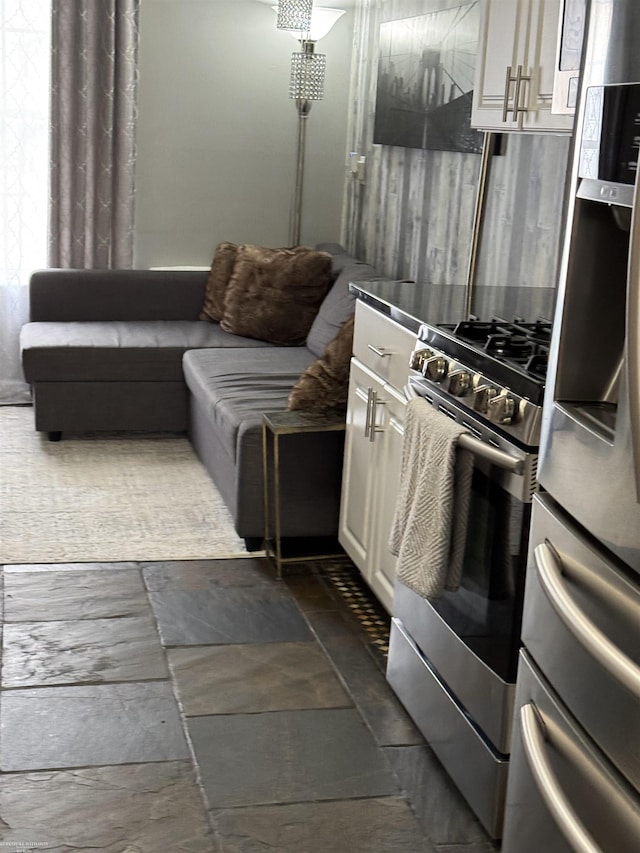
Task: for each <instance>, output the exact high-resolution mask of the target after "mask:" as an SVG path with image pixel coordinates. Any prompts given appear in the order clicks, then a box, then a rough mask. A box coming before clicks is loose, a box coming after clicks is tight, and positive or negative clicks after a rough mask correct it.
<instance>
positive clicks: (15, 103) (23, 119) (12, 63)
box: [0, 0, 51, 402]
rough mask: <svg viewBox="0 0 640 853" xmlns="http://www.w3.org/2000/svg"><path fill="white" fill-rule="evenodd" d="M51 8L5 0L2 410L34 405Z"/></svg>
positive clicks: (0, 129)
mask: <svg viewBox="0 0 640 853" xmlns="http://www.w3.org/2000/svg"><path fill="white" fill-rule="evenodd" d="M50 18H51V9H50V3H49V2H46V0H0V204H1V211H0V253H1V257H0V402H20V401H23V400H24V399H28V396H27V395H28V392H27V387H26V385H25V384H24V382H23V381H22V374H21V370H20V361H19V352H18V335H19V331H20V326H21V325H22V324H23V323H24V322H26V320H27V311H28V306H27V296H28V294H27V284H28V281H29V276H30V274H31V272H32V271H33V270H34V269H36V268H38V267H44V266H46V256H47V206H48V204H47V199H48V171H49V168H48V167H49V154H48V135H49V134H48V126H49V64H50Z"/></svg>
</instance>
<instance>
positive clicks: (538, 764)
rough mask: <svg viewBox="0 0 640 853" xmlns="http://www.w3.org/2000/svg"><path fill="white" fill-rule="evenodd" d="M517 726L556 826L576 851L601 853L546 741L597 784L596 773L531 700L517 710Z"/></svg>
mask: <svg viewBox="0 0 640 853" xmlns="http://www.w3.org/2000/svg"><path fill="white" fill-rule="evenodd" d="M520 727H521V732H522V745H523V747H524V751H525V755H526V756H527V761H528V763H529V767H530V769H531V773H532V775H533V778H534V779H535V782H536V785H537V787H538V790H539V792H540V794H541V796H542V798H543V800H544V801H545V803H546V806H547V808H548V809H549V811H550V812H551V814H552V815H553V818H554V820H555V822H556V825H557V826H558V829H559V830H560V831H561V832H562V834H563V835H564V837H565V838H566V839H567V841H568V842H569V843H570V844H571V847H572V849H573V850H575V851H576V853H602V850H601V849H600V847H598V845H597V844H596V843H595V842H594V840H593V838H592V837H591V835H590V834H589V833H588V832H587V830H586V829H585V828H584V826H583V825H582V823H581V822H580V820H579V818H578V816H577V815H576V813H575V811H574V810H573V807H572V806H571V803H570V802H569V800H568V798H567V796H566V795H565V793H564V791H563V790H562V786H561V785H560V783H559V781H558V779H557V778H556V776H555V774H554V772H553V768H552V766H551V762H550V761H549V759H548V757H547V749H546V743H547V742H549V743H550V744H551V745H552V746H553V747H555V748H556V749H557V750H558V751H559V752H562V753H563V754H564V755H565V757H566V758H568V759H569V760H570V761H571V762H572V763H578V764H579V765H581V766H579V771H580V772H581V773H583V774H584V773H585V772H586V773H588V774H589V776H590V777H591V778H592V781H594V782H595V783H596V784H597V782H598V781H599V779H598V776H599V774H597V773H596V771H595V770H594V768H593V767H592V766H591V765H590V764H587V762H586V760H585V758H584V756H577V755H576V753H577V748H576V747H575V746H574V745H573V744H572V743H571V741H570V740H569V738H568V737H567V736H566V735H563V732H562V730H561V729H559V728H558V727H557V726H556V725H554V724H553V722H552V721H551V720H549V719H547V718H546V717H543V716H542V714H541V712H540V711H539V710H538V709H537V708H536V707H535V705H533V704H531V703H530V704H528V705H523V706H522V708H521V709H520ZM576 758H577V759H578V761H577V762H576V761H575V759H576ZM580 758H581V759H582V760H580ZM603 788H604V790H603V795H605V796H606V788H605V786H603Z"/></svg>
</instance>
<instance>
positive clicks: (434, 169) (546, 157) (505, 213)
mask: <svg viewBox="0 0 640 853" xmlns="http://www.w3.org/2000/svg"><path fill="white" fill-rule="evenodd" d="M437 4H439V6H440V7H446V6H448V5H455V3H453V2H450V0H429V2H427V3H425V2H424V0H360V2H359V3H358V8H357V11H356V20H355V31H354V61H353V65H352V80H351V104H350V115H349V132H348V142H349V148H350V150H354V151H358V152H360V153H361V154H364V155H365V156H366V159H367V168H366V180H365V182H364V184H361V183H358V182H357V181H355V180H353V179H348V180H347V181H346V184H345V196H344V220H343V234H342V242H344V243H345V245H347V246H348V247H349V249H350V250H351V251H353V252H355V253H356V254H357V255H358V256H359V257H361V258H363V259H364V260H367V261H368V262H369V263H372V264H373V265H375V266H376V267H378V268H379V269H380V270H381V271H382V272H384V273H385V274H386V275H389V276H391V277H392V278H410V279H414V280H415V281H418V282H420V283H424V284H428V283H434V284H445V285H448V284H452V285H464V284H465V283H466V282H467V273H468V265H469V255H470V248H471V239H472V225H473V214H474V207H475V202H476V193H477V188H478V180H479V173H480V156H479V155H477V154H462V153H456V152H448V151H422V150H416V149H411V148H398V147H388V146H381V145H373V143H372V140H373V121H374V109H375V96H376V75H377V55H378V30H379V27H380V23H381V22H382V21H388V20H399V19H402V18H408V17H411V16H414V15H419V14H424V13H425V11H430V10H432V9H435V8H437ZM505 139H506V150H505V153H504V155H503V156H498V157H493V158H492V162H491V168H490V174H489V180H488V183H487V190H486V209H485V216H484V219H483V227H482V235H481V238H482V239H481V243H480V247H479V252H478V257H477V270H476V279H475V284H476V287H478V288H479V287H483V286H485V285H486V286H495V285H497V286H498V287H500V288H504V287H513V286H525V287H535V288H542V287H544V288H552V290H551V293H550V296H551V297H553V293H554V290H553V289H555V286H556V278H557V267H558V259H559V251H560V245H559V244H560V235H561V232H562V214H563V196H564V182H565V174H566V170H567V164H568V155H569V144H570V140H569V137H568V136H552V135H529V134H516V135H513V134H509V135H507V136H506V137H505ZM539 296H540V294H538V297H539ZM533 304H536V305H539V299H532V305H533ZM551 308H552V305H551V304H549V310H551ZM496 310H499V306H496ZM532 310H533V309H532ZM545 311H546V309H545ZM547 313H548V312H547Z"/></svg>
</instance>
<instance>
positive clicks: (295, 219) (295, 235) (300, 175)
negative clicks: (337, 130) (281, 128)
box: [291, 98, 311, 246]
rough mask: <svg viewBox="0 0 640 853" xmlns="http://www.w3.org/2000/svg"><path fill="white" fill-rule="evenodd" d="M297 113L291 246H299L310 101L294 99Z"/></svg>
mask: <svg viewBox="0 0 640 853" xmlns="http://www.w3.org/2000/svg"><path fill="white" fill-rule="evenodd" d="M295 104H296V110H297V111H298V145H297V152H296V183H295V191H294V196H293V216H292V219H291V245H292V246H299V245H300V223H301V220H302V189H303V186H304V154H305V147H306V144H307V118H308V117H309V113H310V111H311V101H309V100H308V99H307V98H296V102H295Z"/></svg>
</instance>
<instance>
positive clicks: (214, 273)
mask: <svg viewBox="0 0 640 853" xmlns="http://www.w3.org/2000/svg"><path fill="white" fill-rule="evenodd" d="M238 248H239V247H238V246H237V245H236V243H219V244H218V246H217V247H216V251H215V254H214V256H213V262H212V264H211V269H210V270H209V275H208V276H207V284H206V287H205V291H204V303H203V305H202V311H201V312H200V319H201V320H213V321H214V322H215V323H219V322H220V320H222V316H223V314H224V298H225V296H226V293H227V285H228V284H229V281H230V280H231V275H232V273H233V268H234V266H235V263H236V256H237V254H238Z"/></svg>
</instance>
